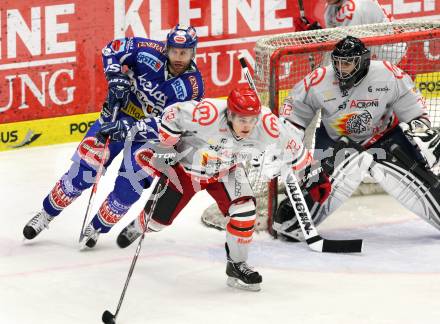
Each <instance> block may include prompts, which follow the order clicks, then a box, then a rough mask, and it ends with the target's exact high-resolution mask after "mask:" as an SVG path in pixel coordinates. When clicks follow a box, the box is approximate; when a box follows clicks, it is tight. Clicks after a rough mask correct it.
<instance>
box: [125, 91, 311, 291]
mask: <svg viewBox="0 0 440 324" xmlns="http://www.w3.org/2000/svg"><path fill="white" fill-rule="evenodd" d="M285 123H288V122H285ZM279 126H280V125H279V123H278V118H277V117H276V116H275V115H273V114H272V112H271V111H270V109H268V108H266V107H261V105H260V102H259V100H258V97H257V95H256V94H255V92H254V91H252V90H251V89H249V88H245V89H234V90H232V92H231V93H230V94H229V96H228V99H227V100H223V99H205V100H203V101H202V102H200V103H198V102H195V101H190V102H186V103H179V104H174V105H172V106H170V107H168V108H167V110H166V112H165V113H164V115H163V117H162V123H161V128H160V137H161V142H162V145H163V146H164V149H165V151H164V152H162V153H158V151H157V150H156V152H155V153H152V151H151V150H150V149H149V148H146V149H145V150H143V151H139V152H138V157H137V160H138V161H139V163H140V164H141V165H142V166H143V168H145V169H146V170H151V171H153V172H157V171H159V172H160V174H159V176H160V180H159V182H158V185H157V186H156V188H155V190H157V188H158V187H159V186H160V185H162V187H164V188H165V190H164V191H163V192H162V193H161V195H160V196H159V198H158V200H157V203H156V207H155V209H154V210H153V212H152V217H151V219H150V221H149V223H148V228H147V229H145V222H146V221H145V215H147V214H148V212H149V209H150V207H151V203H150V204H148V203H147V205H146V206H145V210H144V211H143V212H142V213H141V214H140V215H139V217H138V218H137V219H136V220H135V221H133V222H132V223H131V224H129V225H128V226H127V227H126V228H125V229H124V230H123V231H122V232H121V233H120V234H119V236H118V239H117V243H118V245H119V246H120V247H121V248H125V247H127V246H128V245H130V244H131V243H132V242H134V241H135V240H136V239H137V238H138V237H140V235H141V234H142V232H143V231H144V230H147V231H148V232H157V231H160V230H162V229H164V228H165V227H167V226H169V225H171V223H172V222H173V220H174V218H175V217H177V216H178V214H179V213H180V211H181V210H182V209H183V208H184V207H185V206H186V205H187V203H188V202H189V201H190V199H191V198H192V197H193V196H194V194H195V193H197V192H198V191H200V190H207V191H208V193H209V194H210V195H211V196H212V197H213V198H214V199H215V201H216V202H217V204H218V206H219V208H220V210H221V211H222V213H223V214H224V215H225V216H228V217H229V221H228V224H227V227H226V244H225V247H226V254H227V268H226V273H227V275H228V285H230V286H233V287H238V288H244V289H248V290H259V289H260V283H261V282H262V277H261V275H260V274H259V273H258V272H256V271H254V270H253V269H252V268H251V267H249V266H248V265H247V263H246V261H247V257H248V249H249V245H250V243H251V241H252V234H253V232H254V224H255V198H254V194H253V192H252V189H251V187H250V185H249V182H248V179H247V175H246V172H245V171H244V169H243V167H242V163H241V162H243V161H245V160H249V159H251V158H254V157H257V156H259V155H260V154H261V153H262V152H263V151H264V150H266V148H267V147H272V148H275V147H278V145H279V143H280V141H279ZM283 127H284V126H283ZM290 127H292V128H294V127H293V126H291V125H290ZM285 142H286V143H287V142H289V143H290V148H289V149H290V151H289V152H290V154H291V156H292V159H291V163H292V165H293V167H298V168H303V167H304V165H305V164H307V163H308V162H309V156H308V155H307V154H306V150H305V149H304V147H303V146H302V145H301V144H298V145H292V143H301V142H300V138H299V137H298V133H297V132H296V133H295V132H293V133H291V138H290V139H288V138H287V137H286V138H285ZM172 147H174V148H175V151H174V152H177V155H179V158H178V159H179V160H178V161H176V160H177V159H176V158H175V159H174V161H172V163H170V162H171V161H170V160H173V159H172V155H171V154H170V148H172ZM171 152H172V151H171ZM174 156H176V155H174ZM163 159H166V160H167V161H163ZM161 160H162V161H161ZM155 170H156V171H155Z"/></svg>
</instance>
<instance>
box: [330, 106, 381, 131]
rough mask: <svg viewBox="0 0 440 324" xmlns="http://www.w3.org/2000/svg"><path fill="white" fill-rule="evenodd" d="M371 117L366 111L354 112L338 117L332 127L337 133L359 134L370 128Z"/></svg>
mask: <svg viewBox="0 0 440 324" xmlns="http://www.w3.org/2000/svg"><path fill="white" fill-rule="evenodd" d="M372 119H373V117H372V116H371V114H370V113H369V112H368V111H363V112H354V113H351V114H347V115H344V116H342V117H341V118H338V119H337V120H336V121H335V122H334V123H333V124H332V127H333V129H335V131H336V133H337V134H338V135H345V136H347V135H351V134H356V135H360V134H363V133H366V132H369V131H370V130H371V127H372V126H371V122H372Z"/></svg>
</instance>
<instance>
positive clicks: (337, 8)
mask: <svg viewBox="0 0 440 324" xmlns="http://www.w3.org/2000/svg"><path fill="white" fill-rule="evenodd" d="M324 19H325V25H326V27H327V28H334V27H341V26H357V25H365V24H377V23H382V22H388V21H391V16H390V15H388V14H387V13H386V12H385V11H384V9H383V8H382V7H381V6H380V5H379V3H378V2H377V1H376V0H343V1H342V4H340V5H339V4H338V5H327V7H326V8H325V12H324Z"/></svg>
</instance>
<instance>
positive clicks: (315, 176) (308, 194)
mask: <svg viewBox="0 0 440 324" xmlns="http://www.w3.org/2000/svg"><path fill="white" fill-rule="evenodd" d="M298 182H299V185H300V187H301V189H302V191H303V194H304V198H305V200H306V202H307V205H308V206H309V208H310V207H311V206H312V205H313V204H314V203H315V202H316V203H320V204H322V203H323V202H324V201H325V200H326V199H327V198H328V196H329V195H330V192H331V189H332V185H331V183H330V180H329V177H328V175H327V173H326V172H325V171H324V169H323V168H322V167H321V166H320V165H319V163H316V162H315V163H312V164H310V165H309V166H307V167H306V168H305V170H304V172H303V176H302V178H300V180H299V181H298Z"/></svg>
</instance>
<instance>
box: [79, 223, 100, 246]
mask: <svg viewBox="0 0 440 324" xmlns="http://www.w3.org/2000/svg"><path fill="white" fill-rule="evenodd" d="M99 234H101V230H100V229H97V230H96V229H95V228H94V227H93V225H92V224H89V225H87V227H86V229H85V230H84V237H83V239H82V240H81V242H80V249H81V250H82V249H84V248H85V247H86V246H87V247H89V248H93V247H95V245H96V242H98V237H99Z"/></svg>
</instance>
